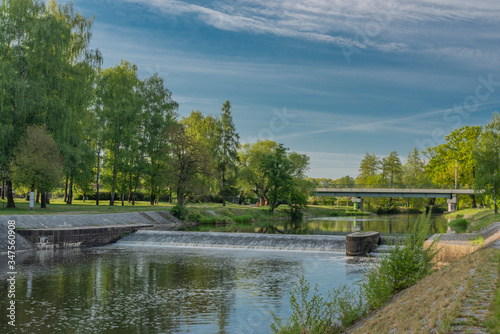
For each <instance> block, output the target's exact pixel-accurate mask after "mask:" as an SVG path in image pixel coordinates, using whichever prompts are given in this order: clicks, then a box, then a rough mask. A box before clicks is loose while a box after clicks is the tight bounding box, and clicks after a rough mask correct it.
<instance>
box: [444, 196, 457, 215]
mask: <svg viewBox="0 0 500 334" xmlns="http://www.w3.org/2000/svg"><path fill="white" fill-rule="evenodd" d="M446 202H447V203H448V211H449V212H455V211H457V195H453V198H450V199H447V200H446Z"/></svg>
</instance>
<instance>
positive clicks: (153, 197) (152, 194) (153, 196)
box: [149, 193, 156, 205]
mask: <svg viewBox="0 0 500 334" xmlns="http://www.w3.org/2000/svg"><path fill="white" fill-rule="evenodd" d="M155 197H156V195H155V194H154V193H151V198H150V199H149V203H150V204H151V205H155Z"/></svg>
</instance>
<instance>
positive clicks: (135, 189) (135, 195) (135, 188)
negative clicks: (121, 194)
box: [132, 175, 139, 205]
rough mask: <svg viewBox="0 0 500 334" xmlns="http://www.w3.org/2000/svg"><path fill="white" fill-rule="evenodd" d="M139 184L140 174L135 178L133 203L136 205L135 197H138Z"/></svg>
mask: <svg viewBox="0 0 500 334" xmlns="http://www.w3.org/2000/svg"><path fill="white" fill-rule="evenodd" d="M138 186H139V175H137V178H136V179H135V187H134V195H133V196H132V205H135V199H136V198H137V187H138Z"/></svg>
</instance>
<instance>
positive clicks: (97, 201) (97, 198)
mask: <svg viewBox="0 0 500 334" xmlns="http://www.w3.org/2000/svg"><path fill="white" fill-rule="evenodd" d="M100 154H101V151H100V150H99V152H98V153H97V173H96V174H97V176H96V195H95V205H99V174H100V173H101V165H100V161H101V159H100V157H99V155H100Z"/></svg>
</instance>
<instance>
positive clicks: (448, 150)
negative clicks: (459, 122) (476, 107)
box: [424, 126, 482, 187]
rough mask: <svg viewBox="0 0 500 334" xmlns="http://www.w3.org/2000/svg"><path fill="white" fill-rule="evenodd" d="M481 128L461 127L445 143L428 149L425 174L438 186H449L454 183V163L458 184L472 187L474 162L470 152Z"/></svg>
mask: <svg viewBox="0 0 500 334" xmlns="http://www.w3.org/2000/svg"><path fill="white" fill-rule="evenodd" d="M481 132H482V127H481V126H463V127H461V128H459V129H455V130H453V131H452V132H451V133H450V134H449V135H448V136H446V137H445V140H446V142H445V143H444V144H440V145H438V146H435V147H429V148H427V149H426V150H425V151H424V154H425V155H427V157H429V162H428V164H427V165H426V172H427V174H428V175H429V176H430V177H431V178H432V181H433V182H434V183H435V184H438V185H446V186H450V185H453V184H454V183H455V163H456V164H457V165H458V183H459V184H461V185H462V186H466V187H473V186H474V167H475V160H474V159H473V157H472V152H473V151H474V149H475V148H476V147H477V142H478V138H479V136H480V135H481Z"/></svg>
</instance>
